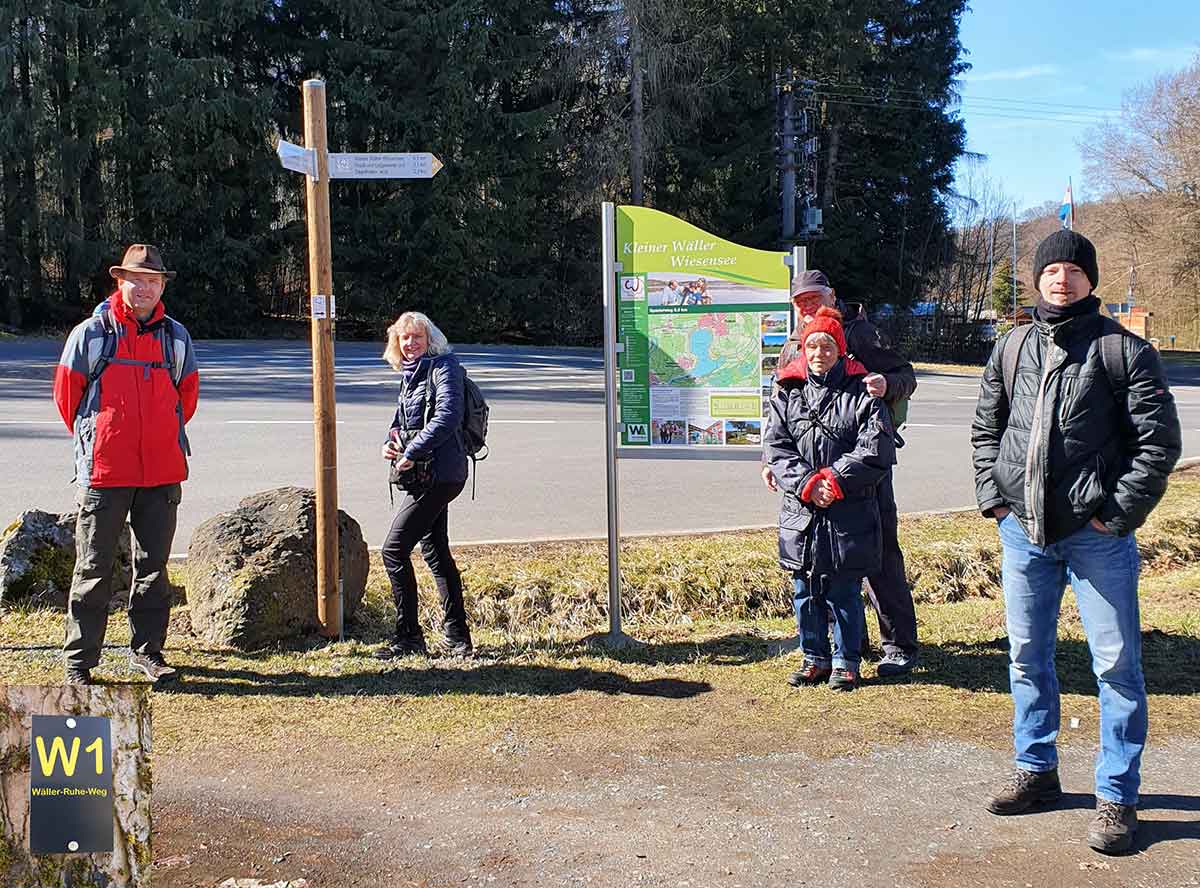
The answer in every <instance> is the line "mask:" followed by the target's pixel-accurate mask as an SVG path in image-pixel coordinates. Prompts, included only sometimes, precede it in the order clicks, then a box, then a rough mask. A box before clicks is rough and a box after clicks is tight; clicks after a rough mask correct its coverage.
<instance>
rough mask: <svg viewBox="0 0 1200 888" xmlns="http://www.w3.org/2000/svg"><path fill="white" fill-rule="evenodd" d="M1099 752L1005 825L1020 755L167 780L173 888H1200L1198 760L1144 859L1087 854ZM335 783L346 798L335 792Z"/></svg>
mask: <svg viewBox="0 0 1200 888" xmlns="http://www.w3.org/2000/svg"><path fill="white" fill-rule="evenodd" d="M1093 755H1094V751H1093V750H1090V749H1087V748H1084V747H1074V748H1070V749H1067V750H1065V751H1064V753H1063V770H1062V775H1063V782H1064V788H1065V789H1066V790H1067V795H1066V797H1065V798H1064V800H1063V802H1062V803H1060V804H1059V805H1058V806H1056V807H1055V808H1054V809H1053V810H1048V811H1044V812H1041V813H1037V814H1032V815H1026V816H1021V817H1011V818H998V817H994V816H992V815H990V814H988V813H987V812H986V811H985V810H984V809H983V807H982V805H981V799H982V798H983V797H984V795H985V794H986V792H987V789H988V787H989V786H990V785H991V784H992V782H993V780H994V778H995V777H996V776H997V775H998V774H1000V773H1001V772H1002V771H1003V770H1004V768H1005V767H1006V766H1007V757H1006V755H1005V754H1003V753H1002V752H999V751H997V750H995V749H990V748H981V747H976V746H973V745H967V744H962V743H934V744H927V743H920V744H918V743H912V744H910V745H904V746H898V747H887V748H879V749H877V750H874V751H868V752H865V753H864V754H862V755H859V756H854V757H851V758H840V759H819V758H811V757H808V756H806V755H802V754H797V753H787V752H770V753H766V754H727V755H719V756H714V755H712V754H711V751H709V753H708V754H707V755H704V756H699V757H698V756H696V755H695V754H693V753H689V752H688V751H687V750H673V751H669V750H654V751H650V750H644V751H638V750H622V751H618V752H613V753H610V754H608V755H607V756H605V755H601V756H597V755H595V754H588V755H587V756H586V757H584V756H580V755H573V754H571V753H570V752H569V751H564V750H562V749H556V750H555V749H551V750H545V751H541V750H532V749H530V748H529V747H528V746H527V745H526V744H524V743H522V742H521V740H520V739H519V738H518V737H516V736H514V735H511V734H510V735H509V736H508V737H507V738H506V740H505V741H504V742H502V743H498V744H495V745H493V746H492V747H490V748H488V749H484V750H470V751H464V750H458V751H455V752H453V753H439V752H438V750H436V749H435V750H432V751H431V754H430V755H429V756H423V757H421V759H420V761H419V762H416V763H411V764H410V763H404V764H403V765H398V764H396V763H393V764H392V765H391V766H389V765H388V764H387V763H386V762H385V763H382V764H381V765H380V766H379V767H371V768H355V769H354V770H352V771H351V772H350V773H343V774H342V775H341V776H340V777H339V776H338V774H339V771H341V770H342V769H343V767H344V762H343V761H342V760H340V759H338V760H335V759H333V758H330V759H329V760H327V761H326V762H324V763H322V762H320V761H318V762H311V761H310V762H308V763H307V764H306V765H305V766H304V767H290V766H280V764H279V763H278V762H273V761H262V762H255V761H250V762H247V761H239V762H221V761H219V760H217V759H215V758H214V759H207V760H205V761H201V762H195V761H188V762H184V761H173V760H171V759H169V758H161V757H160V759H159V760H158V761H157V762H156V765H155V780H156V787H155V799H154V803H155V809H156V817H157V825H156V846H155V852H156V859H157V861H158V866H157V867H156V869H155V874H154V884H155V886H156V888H173V886H178V888H182V886H188V888H193V886H211V885H217V884H219V883H220V882H221V881H223V880H224V879H226V878H229V877H234V876H236V877H241V878H246V877H256V878H260V879H263V880H264V881H265V882H268V883H272V882H276V881H279V880H295V879H300V878H304V879H306V880H307V884H308V886H309V888H325V886H330V888H333V886H343V885H353V886H362V888H368V886H423V888H441V886H451V885H454V886H458V885H497V886H535V885H536V886H560V885H561V886H576V885H604V886H610V885H611V886H624V885H631V886H655V888H659V886H661V888H666V886H670V888H681V886H688V888H694V886H729V888H736V886H743V888H750V886H764V885H788V886H807V888H820V886H855V888H875V886H878V888H935V886H937V888H943V886H944V888H950V886H954V888H959V886H988V888H993V886H994V888H1006V886H1014V888H1031V886H1032V888H1040V886H1050V885H1053V886H1062V888H1075V886H1079V888H1082V886H1099V888H1107V886H1112V888H1118V886H1119V888H1134V886H1146V888H1185V886H1200V785H1198V781H1197V777H1196V775H1197V774H1200V745H1197V744H1194V743H1183V742H1172V743H1170V744H1167V745H1159V746H1152V747H1151V748H1150V750H1149V751H1148V752H1147V755H1146V759H1145V762H1144V774H1145V784H1144V786H1143V790H1144V794H1143V800H1142V806H1141V812H1140V816H1141V820H1142V827H1141V831H1140V834H1139V841H1138V845H1137V849H1138V850H1137V853H1136V854H1134V855H1131V856H1127V857H1117V858H1111V857H1103V856H1101V855H1098V854H1096V853H1094V852H1092V851H1091V850H1089V849H1088V848H1087V846H1086V844H1085V842H1084V836H1085V833H1086V829H1087V823H1088V820H1089V819H1090V816H1091V808H1092V806H1093V804H1094V800H1093V797H1092V795H1091V792H1090V789H1091V762H1092V756H1093ZM335 781H336V782H335Z"/></svg>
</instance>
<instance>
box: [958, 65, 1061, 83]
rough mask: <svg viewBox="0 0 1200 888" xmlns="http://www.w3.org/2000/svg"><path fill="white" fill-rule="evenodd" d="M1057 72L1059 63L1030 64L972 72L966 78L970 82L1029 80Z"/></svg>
mask: <svg viewBox="0 0 1200 888" xmlns="http://www.w3.org/2000/svg"><path fill="white" fill-rule="evenodd" d="M1057 73H1058V66H1057V65H1029V66H1027V67H1024V68H1001V69H1000V70H999V71H989V72H987V73H986V74H975V73H974V72H972V73H970V74H967V75H966V78H965V79H966V80H967V81H968V82H969V83H987V82H988V81H992V80H1029V79H1030V78H1031V77H1048V76H1049V75H1051V74H1057Z"/></svg>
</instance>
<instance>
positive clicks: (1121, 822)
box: [1088, 799, 1137, 854]
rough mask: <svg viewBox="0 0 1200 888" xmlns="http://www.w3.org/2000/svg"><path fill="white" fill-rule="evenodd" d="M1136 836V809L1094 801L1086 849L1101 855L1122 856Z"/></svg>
mask: <svg viewBox="0 0 1200 888" xmlns="http://www.w3.org/2000/svg"><path fill="white" fill-rule="evenodd" d="M1136 834H1137V807H1136V806H1135V805H1122V804H1120V803H1118V802H1110V801H1108V800H1107V799H1096V816H1095V817H1093V818H1092V823H1091V825H1090V826H1089V827H1088V847H1089V848H1091V849H1092V850H1093V851H1099V852H1100V853H1101V854H1124V853H1125V852H1126V851H1128V850H1129V849H1130V848H1132V847H1133V837H1134V836H1135V835H1136Z"/></svg>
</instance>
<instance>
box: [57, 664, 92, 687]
mask: <svg viewBox="0 0 1200 888" xmlns="http://www.w3.org/2000/svg"><path fill="white" fill-rule="evenodd" d="M63 684H65V685H75V686H76V687H86V686H88V685H93V684H95V682H94V681H92V671H91V670H90V669H84V668H83V667H82V666H68V667H67V668H66V670H65V671H64V673H63Z"/></svg>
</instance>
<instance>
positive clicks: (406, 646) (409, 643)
mask: <svg viewBox="0 0 1200 888" xmlns="http://www.w3.org/2000/svg"><path fill="white" fill-rule="evenodd" d="M414 655H415V656H421V657H425V656H428V655H429V650H428V649H427V648H426V647H425V636H423V635H402V636H399V637H397V638H393V639H392V641H391V643H390V644H389V645H388V646H387V647H385V648H383V649H382V650H378V651H376V652H375V659H376V660H397V659H399V658H400V657H412V656H414Z"/></svg>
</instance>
